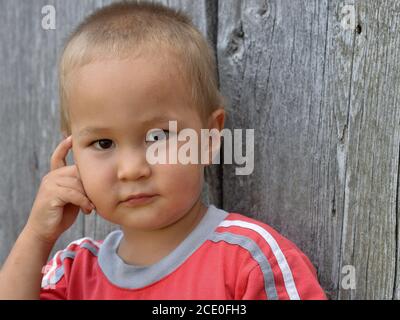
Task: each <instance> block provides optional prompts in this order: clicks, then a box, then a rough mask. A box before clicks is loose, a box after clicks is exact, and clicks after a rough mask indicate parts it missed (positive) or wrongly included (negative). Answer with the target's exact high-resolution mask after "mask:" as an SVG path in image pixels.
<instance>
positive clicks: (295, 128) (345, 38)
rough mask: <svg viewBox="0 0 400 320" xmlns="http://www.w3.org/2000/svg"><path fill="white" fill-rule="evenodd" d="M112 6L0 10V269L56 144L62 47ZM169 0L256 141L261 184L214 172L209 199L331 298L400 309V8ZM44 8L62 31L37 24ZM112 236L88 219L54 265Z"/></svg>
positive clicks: (391, 4)
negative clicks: (71, 249) (304, 259)
mask: <svg viewBox="0 0 400 320" xmlns="http://www.w3.org/2000/svg"><path fill="white" fill-rule="evenodd" d="M110 2H112V1H101V0H69V1H61V0H53V1H51V0H46V1H44V0H35V1H12V0H0V23H1V24H2V28H0V43H1V45H0V55H1V60H0V98H1V99H0V219H1V222H0V263H2V262H4V259H5V258H6V256H7V254H8V252H9V251H10V249H11V247H12V245H13V243H14V241H15V239H16V238H17V236H18V234H19V232H20V231H21V230H22V228H23V226H24V224H25V222H26V220H27V217H28V215H29V212H30V209H31V206H32V203H33V201H34V199H35V196H36V192H37V189H38V187H39V184H40V181H41V178H42V176H43V175H45V174H46V173H47V172H48V169H49V161H50V155H51V153H52V151H53V150H54V148H55V146H56V145H57V144H58V142H59V141H60V139H61V134H60V130H59V113H58V105H59V104H58V84H57V59H58V57H59V55H60V53H61V48H62V43H63V41H64V40H65V37H66V35H67V34H68V33H69V32H70V31H71V30H72V29H73V28H74V27H75V26H76V25H77V24H78V23H79V22H80V21H81V20H82V19H83V18H84V17H85V16H86V15H87V14H89V13H90V12H92V11H93V10H94V9H95V8H98V7H101V6H103V5H106V4H108V3H110ZM162 2H163V3H166V4H168V5H170V6H172V7H175V8H180V9H183V10H185V11H186V12H187V13H188V14H190V16H191V17H192V18H193V21H194V22H195V24H196V25H197V26H198V27H199V28H200V30H201V31H202V32H203V33H204V35H206V36H207V37H208V39H209V40H210V42H211V43H212V44H213V45H214V47H215V50H216V54H217V58H218V68H219V77H220V87H221V91H222V93H223V94H224V95H225V97H226V98H227V99H228V105H227V106H226V110H227V112H228V118H227V122H226V127H227V128H240V129H247V128H250V129H254V130H255V163H254V172H253V173H252V174H251V175H249V176H238V175H235V168H236V166H235V165H221V166H217V165H215V166H213V167H212V168H211V169H210V170H207V172H206V178H207V182H208V183H207V185H206V186H205V189H204V192H203V197H204V199H205V201H207V202H209V203H214V204H215V205H217V206H220V207H222V208H224V209H225V210H227V211H235V212H240V213H243V214H246V215H249V216H252V217H256V218H258V219H261V220H263V221H265V222H267V223H268V224H270V225H271V226H273V227H274V228H275V229H277V230H278V231H280V232H281V233H282V234H283V235H285V236H287V237H288V238H289V239H291V240H292V241H294V242H295V243H296V244H297V245H298V246H299V247H300V248H301V249H302V250H303V251H304V252H305V253H306V254H307V255H308V256H309V257H310V259H311V260H312V262H313V264H314V265H315V266H316V268H317V270H318V276H319V279H320V282H321V284H322V286H323V287H324V289H325V290H326V292H327V293H328V295H329V297H330V298H331V299H399V298H400V286H399V275H400V272H399V271H400V269H399V265H400V264H399V259H400V250H399V246H398V245H399V228H398V219H399V212H398V204H399V199H398V192H399V188H398V184H399V181H398V177H399V165H400V161H399V155H400V152H399V151H400V150H399V140H400V139H399V138H400V137H399V134H400V113H399V108H398V100H399V92H400V90H399V85H400V68H399V63H398V61H399V59H398V58H399V54H400V32H399V30H400V2H398V1H395V0H392V1H390V0H387V1H373V0H359V1H338V0H332V1H328V0H274V1H272V0H271V1H266V0H265V1H262V0H243V1H240V0H219V1H218V0H196V1H194V0H193V1H190V0H175V1H172V0H171V1H162ZM47 5H50V6H53V8H54V9H55V13H56V20H55V21H56V24H55V29H46V28H43V26H42V19H43V17H44V16H45V13H46V12H47V11H44V12H45V13H43V12H42V9H43V7H45V6H47ZM71 160H72V157H69V164H71V163H72V161H71ZM115 228H116V226H112V225H110V224H108V223H106V222H104V221H103V220H101V219H100V218H99V217H98V216H95V215H91V216H89V217H86V216H83V215H82V216H81V217H80V218H78V221H77V223H76V224H75V225H74V226H73V227H72V228H71V229H70V230H68V231H67V232H66V233H65V234H64V235H63V236H62V237H61V238H60V239H59V241H58V242H57V245H56V247H55V248H54V250H53V253H54V252H55V250H58V249H60V248H63V247H64V246H65V245H66V244H68V243H69V242H70V241H72V240H75V239H77V238H81V237H83V236H89V237H93V238H95V239H101V238H103V237H104V236H105V235H106V234H107V233H108V232H109V231H110V230H113V229H115ZM353 276H354V278H352V277H353ZM352 279H354V280H355V282H354V283H353V282H352Z"/></svg>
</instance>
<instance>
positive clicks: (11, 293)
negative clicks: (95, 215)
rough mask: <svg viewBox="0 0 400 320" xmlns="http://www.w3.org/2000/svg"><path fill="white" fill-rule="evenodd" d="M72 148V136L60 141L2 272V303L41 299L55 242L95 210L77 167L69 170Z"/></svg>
mask: <svg viewBox="0 0 400 320" xmlns="http://www.w3.org/2000/svg"><path fill="white" fill-rule="evenodd" d="M71 148H72V136H70V137H69V138H67V139H64V140H63V141H61V143H60V144H59V145H58V146H57V148H56V150H55V151H54V153H53V155H52V157H51V168H50V172H49V173H48V174H47V175H45V176H44V177H43V178H42V183H41V184H40V187H39V191H38V194H37V196H36V199H35V201H34V203H33V207H32V211H31V213H30V215H29V219H28V222H27V224H26V225H25V228H24V229H23V231H22V233H21V234H20V235H19V237H18V239H17V241H16V243H15V245H14V247H13V249H12V251H11V253H10V255H9V256H8V258H7V260H6V262H5V264H4V266H3V268H2V270H1V271H0V299H39V297H40V288H41V278H42V267H43V266H45V265H46V260H47V258H48V257H49V254H50V251H51V249H52V248H53V246H54V244H55V242H56V241H57V239H58V238H59V237H60V235H61V234H62V233H63V232H64V231H65V230H67V229H68V228H69V227H70V226H71V225H72V224H73V223H74V221H75V220H76V218H77V216H78V213H79V208H81V209H82V210H83V212H84V213H86V214H90V212H91V211H92V210H93V209H94V206H93V204H92V203H91V202H90V200H89V198H88V197H87V195H86V193H85V190H84V188H83V185H82V182H81V180H80V175H79V170H78V168H77V166H75V165H71V166H67V163H66V160H65V159H66V157H67V154H68V151H69V149H71Z"/></svg>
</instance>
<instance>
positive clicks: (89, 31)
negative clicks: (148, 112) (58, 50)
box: [59, 1, 225, 135]
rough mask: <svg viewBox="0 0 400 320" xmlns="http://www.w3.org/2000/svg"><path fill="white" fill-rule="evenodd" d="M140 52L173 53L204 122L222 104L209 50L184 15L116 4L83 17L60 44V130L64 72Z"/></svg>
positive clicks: (65, 121) (65, 120)
mask: <svg viewBox="0 0 400 320" xmlns="http://www.w3.org/2000/svg"><path fill="white" fill-rule="evenodd" d="M163 49H167V50H165V51H163ZM143 50H150V51H149V52H150V53H151V52H152V53H155V54H157V55H158V56H160V55H162V54H163V53H165V55H166V54H167V52H171V50H172V52H174V53H175V56H176V57H177V58H178V59H179V62H180V64H181V65H180V64H177V67H178V68H179V69H180V72H181V74H182V76H183V77H184V78H185V80H186V82H187V83H188V84H189V86H190V87H189V88H190V92H191V99H192V102H193V106H195V107H196V108H198V110H199V112H200V117H201V119H202V121H203V123H205V121H206V119H207V118H208V116H209V115H210V114H211V113H212V112H213V111H214V110H216V109H218V108H224V106H225V99H224V97H223V96H222V94H221V93H220V91H219V89H218V76H217V67H216V61H215V56H214V50H213V49H212V47H211V45H210V44H209V42H208V41H207V40H206V38H205V37H204V36H203V35H202V33H201V32H200V31H199V30H198V29H197V28H196V27H195V26H194V25H193V23H192V21H191V20H190V18H189V17H188V16H187V15H186V14H184V13H182V12H181V11H179V10H175V9H172V8H168V7H166V6H164V5H162V4H160V3H148V2H139V1H129V2H126V1H124V2H117V3H113V4H111V5H108V6H106V7H103V8H100V9H97V10H96V11H95V12H93V13H92V14H91V15H89V16H88V17H86V18H85V19H84V21H83V22H82V23H81V24H80V25H78V27H77V28H76V29H75V30H74V31H73V32H72V33H71V34H70V35H69V37H68V38H67V40H66V42H65V45H64V49H63V53H62V55H61V58H60V61H59V90H60V92H59V94H60V112H61V114H60V116H61V117H60V120H61V131H62V133H64V134H66V135H70V134H71V125H70V116H69V108H68V96H69V87H70V85H69V82H68V75H69V74H70V73H71V72H72V71H74V70H76V69H77V68H79V67H82V66H84V65H86V64H88V63H90V62H93V61H95V60H99V59H106V58H118V59H124V58H127V57H129V56H130V55H132V54H133V53H134V52H139V51H143Z"/></svg>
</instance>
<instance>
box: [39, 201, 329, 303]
mask: <svg viewBox="0 0 400 320" xmlns="http://www.w3.org/2000/svg"><path fill="white" fill-rule="evenodd" d="M122 237H123V233H122V231H120V230H117V231H113V232H112V233H110V234H109V235H108V236H107V237H106V239H105V240H104V241H100V242H98V241H94V240H92V239H90V238H83V239H80V240H77V241H74V242H72V243H71V244H69V245H68V246H67V248H65V249H64V250H62V251H59V252H57V253H56V255H55V256H54V258H53V259H51V260H50V261H49V263H48V264H47V265H46V266H45V268H44V276H43V279H42V289H41V295H40V298H41V299H135V300H136V299H160V300H167V299H176V300H183V299H193V300H197V299H219V300H225V299H235V300H236V299H239V300H240V299H243V300H245V299H326V295H325V293H324V291H323V289H322V288H321V286H320V285H319V283H318V279H317V275H316V272H315V269H314V267H313V265H312V264H311V262H310V260H309V259H308V258H307V257H306V256H305V255H304V253H302V252H301V251H300V249H299V248H297V247H296V245H295V244H293V243H292V242H291V241H289V240H288V239H286V238H285V237H283V236H282V235H280V234H279V233H278V232H277V231H275V230H274V229H273V228H271V227H270V226H268V225H267V224H265V223H262V222H260V221H257V220H255V219H252V218H248V217H246V216H244V215H241V214H238V213H228V212H226V211H224V210H221V209H218V208H216V207H215V206H213V205H210V206H209V207H208V210H207V213H206V214H205V216H204V217H203V219H202V220H201V222H200V223H199V224H198V225H197V226H196V228H195V229H194V230H193V231H192V232H191V233H190V235H189V236H188V237H187V238H186V239H185V240H184V241H183V242H182V243H181V244H180V245H179V246H178V247H177V248H175V249H174V250H173V251H172V252H171V253H170V254H169V255H167V256H166V257H164V258H163V259H161V260H160V261H159V262H157V263H155V264H153V265H151V266H145V267H143V266H134V265H128V264H126V263H124V261H123V260H122V259H121V258H120V257H119V256H118V255H117V253H116V252H117V249H118V245H119V243H120V241H121V238H122Z"/></svg>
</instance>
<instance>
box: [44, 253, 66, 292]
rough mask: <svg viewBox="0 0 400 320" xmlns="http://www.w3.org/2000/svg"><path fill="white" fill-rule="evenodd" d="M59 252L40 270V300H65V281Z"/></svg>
mask: <svg viewBox="0 0 400 320" xmlns="http://www.w3.org/2000/svg"><path fill="white" fill-rule="evenodd" d="M60 254H61V251H60V252H57V253H56V254H55V255H54V257H53V258H52V259H51V260H50V261H49V262H48V263H47V264H46V265H45V266H44V267H43V269H42V274H43V277H42V283H41V289H40V300H66V299H67V294H66V293H67V281H66V278H65V276H64V266H63V263H62V261H61V259H60Z"/></svg>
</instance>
